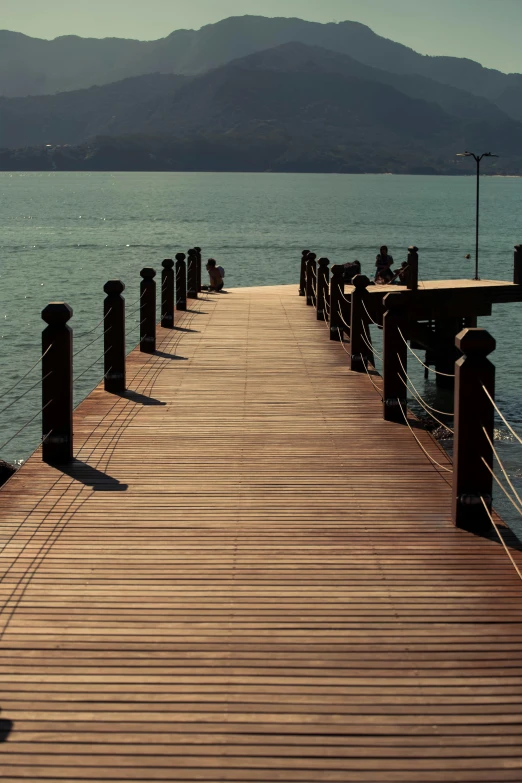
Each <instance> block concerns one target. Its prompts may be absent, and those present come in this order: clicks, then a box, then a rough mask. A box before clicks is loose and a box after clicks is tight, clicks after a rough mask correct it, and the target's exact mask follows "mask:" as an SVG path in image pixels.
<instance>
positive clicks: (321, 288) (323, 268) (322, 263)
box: [316, 258, 330, 321]
mask: <svg viewBox="0 0 522 783" xmlns="http://www.w3.org/2000/svg"><path fill="white" fill-rule="evenodd" d="M329 263H330V261H329V259H328V258H320V259H319V261H318V262H317V282H316V291H317V301H316V308H317V320H318V321H327V320H328V312H327V309H326V306H327V305H328V304H329V302H328V291H329V285H330V281H329V278H330V268H329V266H328V265H329Z"/></svg>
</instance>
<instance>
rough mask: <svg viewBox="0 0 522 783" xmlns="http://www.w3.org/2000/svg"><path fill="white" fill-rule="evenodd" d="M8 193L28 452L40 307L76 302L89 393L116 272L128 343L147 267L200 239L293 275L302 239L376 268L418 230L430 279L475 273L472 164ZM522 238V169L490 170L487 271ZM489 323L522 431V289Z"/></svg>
mask: <svg viewBox="0 0 522 783" xmlns="http://www.w3.org/2000/svg"><path fill="white" fill-rule="evenodd" d="M0 205H1V206H0V209H1V223H0V253H1V273H0V274H1V286H0V458H2V459H5V460H7V461H9V462H15V463H17V464H20V463H21V462H22V461H23V460H24V459H26V458H27V457H28V456H29V454H30V453H31V452H32V451H33V450H34V448H35V447H36V446H37V445H38V444H39V442H40V440H41V424H40V416H39V415H38V412H39V410H40V408H41V402H40V386H39V383H38V381H39V373H40V368H39V364H38V360H39V357H40V355H41V331H42V327H43V322H42V320H41V311H42V309H43V308H44V307H45V305H46V304H47V303H48V302H50V301H56V300H58V301H66V302H68V303H69V304H70V305H71V307H72V308H73V310H74V316H73V319H72V321H71V325H72V326H73V328H74V330H75V333H76V337H75V348H74V349H75V351H77V350H78V349H79V348H85V350H82V352H81V353H80V354H79V355H78V357H77V359H76V360H75V371H74V374H75V376H79V375H80V376H81V377H80V378H78V381H77V383H76V384H75V402H76V403H78V402H80V401H81V400H82V399H83V398H84V397H85V396H86V395H87V394H88V393H89V392H90V391H91V390H92V389H93V388H94V387H95V386H96V385H97V384H98V382H99V381H100V379H101V377H102V375H103V369H102V367H103V361H102V356H101V355H102V353H103V339H102V329H101V327H100V326H97V325H98V324H99V322H100V319H101V318H102V314H103V313H102V307H103V297H104V294H103V285H104V283H105V282H106V281H107V280H108V279H111V278H120V279H121V280H123V281H124V283H125V285H126V299H127V302H128V303H129V307H128V311H129V313H130V314H129V316H128V326H127V329H128V330H129V331H130V330H134V331H131V332H130V334H129V339H128V346H127V347H128V350H131V349H132V348H133V347H134V346H135V344H136V343H137V342H138V336H137V335H138V331H137V329H136V326H137V324H138V322H139V319H138V313H137V312H134V313H133V312H132V311H135V310H136V307H137V305H136V304H133V303H135V302H136V300H138V298H139V282H140V276H139V271H140V269H141V268H142V267H144V266H152V267H155V268H156V269H157V270H158V273H159V270H160V269H161V261H162V260H163V259H164V258H172V257H173V256H174V254H175V253H177V252H179V251H184V252H186V250H187V249H188V248H189V247H193V246H194V245H200V246H201V247H202V248H203V256H204V259H206V258H209V257H214V258H216V259H217V260H218V262H219V263H220V264H222V265H223V266H224V267H225V269H226V285H227V287H238V286H252V285H272V284H279V283H297V281H298V275H299V259H300V252H301V250H302V249H303V248H304V247H308V248H310V249H312V250H314V251H315V252H316V253H318V254H320V255H323V256H327V257H328V258H329V259H330V260H331V261H332V263H343V262H345V261H349V260H354V259H356V258H357V259H359V260H360V261H361V263H362V270H363V272H364V273H366V274H368V275H371V274H372V272H373V271H374V263H375V255H376V253H377V252H378V248H379V246H380V245H381V244H387V245H388V246H389V249H390V252H391V254H392V255H393V256H394V258H395V261H396V262H400V261H403V260H405V259H406V253H407V248H408V246H409V245H412V244H415V245H417V246H418V247H419V259H420V277H421V280H422V279H424V280H429V279H441V278H462V277H464V278H468V277H469V278H471V277H473V274H474V260H473V254H474V217H475V180H474V178H473V177H464V178H456V177H455V178H452V177H422V176H390V175H334V174H324V175H323V174H221V173H220V174H211V173H209V174H205V173H194V174H191V173H152V174H149V173H115V174H111V173H19V174H18V173H0ZM519 243H522V179H518V178H496V177H484V178H482V180H481V243H480V269H479V273H480V276H481V277H482V278H494V279H504V280H512V274H513V246H514V245H515V244H519ZM467 253H470V254H471V255H472V260H466V259H465V255H466V254H467ZM479 325H481V326H484V327H486V328H488V329H489V330H490V332H491V333H492V334H493V336H494V337H495V339H496V340H497V349H496V351H495V353H494V354H493V355H492V357H491V358H492V360H493V362H494V364H495V365H496V368H497V395H496V397H497V403H498V405H499V407H500V408H501V410H502V411H503V413H504V415H505V416H506V418H507V419H508V420H509V422H510V423H511V424H512V426H513V427H514V428H515V430H517V431H518V432H519V433H521V434H522V399H521V388H522V362H521V351H522V347H521V346H522V304H510V305H495V306H494V308H493V315H492V317H490V318H483V319H482V321H481V323H480V324H479ZM92 330H94V331H92ZM87 332H90V334H86V333H87ZM82 335H83V336H82ZM373 336H374V338H375V341H376V346H379V341H380V337H381V335H380V333H379V332H378V331H377V330H375V329H374V330H373ZM96 338H97V339H96ZM421 356H422V354H421ZM34 364H36V365H37V366H36V368H35V369H34V371H32V372H31V373H30V374H29V375H28V376H27V377H26V378H24V379H23V380H21V379H22V376H24V375H25V373H26V372H27V370H29V369H30V368H31V367H32V366H33V365H34ZM378 364H379V363H378ZM409 372H410V374H411V377H412V380H413V382H414V383H415V385H416V386H417V388H418V390H419V391H420V392H421V393H422V394H423V396H424V397H425V399H426V400H427V401H428V402H430V401H431V404H433V401H435V400H436V401H437V405H436V406H435V407H437V406H439V407H440V406H441V405H444V398H442V402H441V397H440V395H439V396H438V397H436V395H435V385H434V383H433V375H432V376H431V378H430V379H429V380H428V381H425V380H424V376H423V368H422V367H421V365H420V364H418V363H417V362H416V361H415V359H413V357H410V361H409ZM13 387H15V388H14V389H13ZM8 406H9V407H8ZM443 409H445V408H443ZM31 419H33V421H32V422H31ZM28 422H31V423H29V424H27V423H28ZM26 425H27V426H26ZM20 430H21V431H20ZM16 433H18V434H16ZM14 435H16V437H14V438H13V436H14ZM11 438H13V439H12V440H11ZM7 441H10V442H9V443H7V444H6V442H7ZM3 444H6V445H3ZM496 445H497V446H498V450H499V455H500V457H501V459H502V460H503V462H504V464H505V467H506V470H507V472H508V474H509V476H510V477H511V480H512V481H513V483H514V485H515V487H516V489H517V491H519V492H522V446H521V445H520V444H519V443H518V442H517V441H516V440H515V438H514V437H513V436H512V435H511V434H510V433H509V431H508V429H507V428H506V427H505V426H504V425H503V424H502V422H500V421H499V422H498V427H497V430H496ZM325 458H327V455H325ZM419 459H423V456H422V455H421V454H420V455H419ZM376 470H379V471H381V470H383V471H385V470H386V466H385V465H378V466H376ZM495 494H496V497H495V503H496V506H497V508H498V509H499V511H500V512H501V513H502V514H503V516H504V518H505V519H506V521H508V523H509V524H510V525H511V526H512V527H513V528H514V529H515V530H517V532H518V533H519V534H520V535H522V521H521V517H520V515H519V514H518V512H516V511H515V509H514V508H513V507H512V506H511V505H510V504H509V503H508V501H507V500H505V498H504V497H503V496H500V497H499V495H500V492H497V493H495Z"/></svg>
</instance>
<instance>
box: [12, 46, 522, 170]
mask: <svg viewBox="0 0 522 783" xmlns="http://www.w3.org/2000/svg"><path fill="white" fill-rule="evenodd" d="M439 87H440V86H439ZM399 88H400V89H399ZM432 89H433V87H432V85H431V83H430V82H429V80H426V79H422V78H420V77H418V78H415V79H411V78H409V77H407V78H405V77H398V76H396V75H394V76H390V74H386V73H382V72H379V71H377V70H376V69H373V68H368V67H367V66H364V65H362V64H361V63H359V62H357V61H354V60H352V59H351V58H349V57H346V56H345V55H340V54H335V53H332V52H330V51H327V50H324V49H320V48H318V47H307V46H304V45H302V44H287V45H283V46H281V47H277V48H275V49H273V50H270V51H267V52H261V53H257V54H254V55H250V56H248V57H246V58H243V59H240V60H236V61H234V62H233V63H229V64H228V65H225V66H223V67H221V68H217V69H215V70H214V71H211V72H208V73H205V74H202V75H200V76H196V77H193V78H189V77H179V78H177V77H170V76H161V75H159V74H157V75H152V76H148V77H140V78H137V79H128V80H125V81H123V82H120V83H116V84H113V85H109V86H106V87H99V88H92V89H90V90H86V91H80V92H72V93H65V94H61V95H58V96H52V97H36V98H24V99H3V101H1V102H0V115H1V116H2V117H3V118H4V125H5V128H6V129H7V130H6V132H3V133H2V131H1V130H0V146H4V147H7V146H16V147H22V146H26V147H34V146H38V145H43V144H52V145H64V144H72V145H74V150H70V149H68V150H64V149H63V148H62V149H60V150H56V149H54V150H50V151H49V150H47V151H42V150H36V151H35V150H34V149H32V150H29V151H28V150H25V151H22V152H17V153H7V152H5V153H3V155H2V158H1V160H2V161H3V162H0V166H3V167H7V168H11V167H12V166H13V165H14V164H13V160H15V159H16V160H18V164H19V165H20V167H25V165H26V162H27V161H29V160H32V161H33V163H32V164H30V165H34V166H37V167H38V166H44V167H45V166H49V167H51V168H52V167H53V166H55V167H57V168H67V167H73V168H74V167H79V168H83V167H86V168H89V167H91V168H97V167H101V168H109V169H110V168H131V169H134V168H138V169H142V168H150V169H153V170H154V169H157V168H159V169H172V170H178V169H181V170H188V169H198V170H201V169H216V170H222V169H226V170H255V171H258V170H259V171H264V170H276V171H279V170H281V171H361V172H364V171H395V172H406V171H432V172H433V173H435V172H440V171H444V172H453V171H457V170H459V169H458V166H459V165H461V164H462V161H460V160H459V159H457V158H455V152H457V151H459V150H461V149H464V148H466V147H468V146H470V147H471V146H477V147H478V148H480V149H487V148H489V147H490V146H495V149H496V150H498V149H501V150H502V155H503V158H502V163H501V164H500V165H501V166H502V165H509V166H511V168H512V169H513V173H517V171H518V169H519V168H520V167H521V163H522V155H521V154H520V138H521V132H522V125H521V124H520V123H518V122H516V121H515V120H512V119H511V118H510V117H508V116H507V115H505V114H503V113H502V112H501V111H500V110H498V109H489V107H487V102H486V101H482V100H477V99H475V98H472V97H470V98H469V100H470V102H471V103H470V109H469V112H466V114H469V117H462V116H458V115H457V114H452V113H450V111H449V110H448V111H445V110H444V109H442V108H441V106H440V105H439V104H438V103H435V102H433V101H426V100H423V99H422V98H420V97H417V96H418V95H421V94H424V93H429V94H431V93H430V91H431V90H432ZM437 89H438V90H439V93H440V95H439V97H440V99H441V100H444V102H445V103H447V105H448V108H449V107H451V105H452V103H453V101H454V100H455V91H454V90H453V89H448V90H446V91H445V92H443V91H441V90H440V89H439V88H437ZM457 103H459V102H458V101H457ZM472 112H474V113H475V115H476V116H475V117H472V116H471V114H472ZM95 133H99V134H103V138H97V139H96V140H92V139H91V140H89V136H91V135H94V134H95ZM38 134H40V135H38ZM107 134H110V135H111V136H118V138H116V139H110V138H108V137H107ZM15 138H20V139H23V140H24V141H23V143H22V144H13V143H12V139H15ZM24 161H25V162H24ZM38 161H39V162H38ZM27 165H29V164H27ZM463 165H464V166H466V164H465V163H464V164H463ZM498 165H499V164H498V163H497V162H494V163H492V164H491V170H492V171H493V170H495V168H494V167H495V166H498ZM517 167H518V168H517Z"/></svg>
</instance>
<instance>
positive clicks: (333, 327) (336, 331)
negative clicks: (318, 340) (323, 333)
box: [330, 264, 348, 342]
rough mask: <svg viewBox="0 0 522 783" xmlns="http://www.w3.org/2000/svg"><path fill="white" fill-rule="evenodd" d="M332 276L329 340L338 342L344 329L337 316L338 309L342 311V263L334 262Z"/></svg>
mask: <svg viewBox="0 0 522 783" xmlns="http://www.w3.org/2000/svg"><path fill="white" fill-rule="evenodd" d="M331 272H332V276H331V278H330V340H336V341H337V342H340V340H341V334H342V332H343V329H344V324H343V322H342V320H341V318H340V316H339V311H340V312H341V313H342V312H343V310H342V304H343V298H342V296H341V294H344V280H343V273H344V266H343V265H342V264H334V265H333V266H332V268H331ZM346 321H347V323H348V319H346Z"/></svg>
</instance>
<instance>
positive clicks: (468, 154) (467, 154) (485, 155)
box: [457, 150, 498, 280]
mask: <svg viewBox="0 0 522 783" xmlns="http://www.w3.org/2000/svg"><path fill="white" fill-rule="evenodd" d="M457 157H458V158H475V162H476V164H477V204H476V210H477V212H476V221H475V280H478V279H479V276H478V254H479V195H480V194H479V187H480V161H481V160H482V158H498V155H493V154H492V153H491V152H483V153H482V155H475V153H474V152H468V151H467V150H466V152H457Z"/></svg>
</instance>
